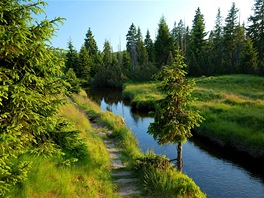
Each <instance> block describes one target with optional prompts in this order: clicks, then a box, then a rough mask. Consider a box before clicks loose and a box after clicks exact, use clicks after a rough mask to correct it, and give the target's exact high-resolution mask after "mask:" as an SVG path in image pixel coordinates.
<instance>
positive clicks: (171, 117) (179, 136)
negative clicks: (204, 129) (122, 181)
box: [148, 50, 202, 172]
mask: <svg viewBox="0 0 264 198" xmlns="http://www.w3.org/2000/svg"><path fill="white" fill-rule="evenodd" d="M183 59H184V57H183V56H182V55H181V52H180V51H179V50H177V51H176V56H175V61H174V63H173V64H172V65H171V66H164V67H163V68H162V72H161V73H160V74H159V78H160V79H161V82H160V86H159V89H160V91H161V92H162V93H163V94H165V98H164V99H162V100H160V101H159V103H158V105H157V108H156V112H155V117H154V123H151V124H150V125H149V127H148V133H150V134H152V135H153V137H154V139H155V140H158V143H159V144H165V143H169V142H170V143H173V144H176V143H177V144H178V146H177V151H178V156H177V167H178V171H180V172H181V171H182V166H183V165H182V143H183V142H185V141H186V140H187V139H188V138H190V137H191V136H192V134H191V129H193V128H194V127H196V126H199V123H200V122H201V121H202V117H201V116H200V115H199V113H198V112H196V111H193V110H191V109H189V105H190V103H191V102H192V101H193V98H192V96H191V92H192V90H193V87H194V81H191V80H188V79H186V78H185V75H186V72H185V69H186V64H185V63H184V61H183Z"/></svg>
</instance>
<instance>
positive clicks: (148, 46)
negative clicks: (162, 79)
mask: <svg viewBox="0 0 264 198" xmlns="http://www.w3.org/2000/svg"><path fill="white" fill-rule="evenodd" d="M144 45H145V48H146V50H147V53H148V61H149V62H150V63H154V44H153V41H152V39H151V36H150V33H149V30H147V33H146V37H145V40H144Z"/></svg>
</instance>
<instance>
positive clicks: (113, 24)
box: [45, 0, 254, 51]
mask: <svg viewBox="0 0 264 198" xmlns="http://www.w3.org/2000/svg"><path fill="white" fill-rule="evenodd" d="M46 2H47V3H48V6H47V7H46V8H45V12H46V14H47V17H48V18H49V19H53V18H54V17H58V16H60V17H63V18H66V20H65V21H64V25H63V26H59V30H58V31H57V36H56V37H54V38H53V39H52V40H51V42H52V45H53V46H54V47H60V48H64V49H67V43H68V41H69V40H70V39H71V40H72V42H73V45H74V46H75V48H76V49H77V50H79V49H80V47H81V46H82V45H83V43H84V38H85V34H86V33H87V30H88V28H89V27H90V28H91V30H92V32H93V35H94V37H95V40H96V42H97V45H98V47H99V50H102V49H103V44H104V42H105V40H108V41H110V43H111V45H112V48H113V51H118V46H119V45H121V48H122V49H125V47H126V34H127V32H128V29H129V27H130V25H131V24H132V23H134V24H135V25H136V26H137V27H138V26H139V27H140V29H141V32H142V35H143V37H145V35H146V31H147V29H149V31H150V34H151V37H152V39H153V40H154V39H155V35H156V32H157V28H158V23H159V20H160V18H161V16H162V15H164V16H165V19H166V22H167V24H168V26H169V28H170V29H172V27H173V24H174V22H175V21H176V22H177V23H178V22H179V20H180V19H182V20H184V21H185V23H186V25H188V26H190V27H191V26H192V20H193V18H194V15H195V10H196V9H197V8H198V7H200V9H201V12H202V14H203V15H204V17H205V23H206V28H207V31H209V30H211V29H212V28H213V26H214V21H215V17H216V13H217V9H218V7H220V9H221V14H222V16H223V18H226V16H227V13H228V10H230V8H231V5H232V2H235V3H236V7H237V8H239V9H240V19H241V21H242V22H243V21H244V22H245V23H247V18H248V17H249V16H250V14H252V13H253V12H252V11H251V8H252V6H253V4H254V0H243V1H242V0H222V1H221V0H145V1H140V0H133V1H126V0H115V1H112V0H104V1H102V0H99V1H98V0H97V1H95V0H94V1H93V0H75V1H73V0H46Z"/></svg>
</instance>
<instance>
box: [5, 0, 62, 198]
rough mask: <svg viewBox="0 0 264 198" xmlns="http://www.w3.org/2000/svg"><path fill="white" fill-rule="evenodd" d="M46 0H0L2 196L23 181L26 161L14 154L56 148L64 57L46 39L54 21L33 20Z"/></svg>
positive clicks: (50, 150)
mask: <svg viewBox="0 0 264 198" xmlns="http://www.w3.org/2000/svg"><path fill="white" fill-rule="evenodd" d="M45 5H46V3H45V2H43V1H38V2H36V3H34V2H32V1H30V0H24V1H17V0H4V1H0V8H1V14H0V27H1V30H0V196H1V197H6V196H7V192H8V190H9V189H10V188H12V185H15V184H16V183H18V182H21V181H23V180H24V179H25V178H26V175H27V169H28V166H29V163H28V162H24V161H18V162H17V163H15V160H16V158H17V157H18V156H19V155H20V154H22V153H25V152H27V151H28V150H29V148H30V151H31V152H35V153H37V154H40V153H41V152H46V153H47V154H48V153H49V154H53V153H57V152H59V150H57V149H56V147H55V146H54V145H55V144H54V142H53V141H52V139H51V136H52V132H55V131H57V129H58V128H59V127H58V126H59V125H58V124H59V123H58V120H57V119H56V118H55V117H54V115H55V114H56V112H57V108H58V107H59V106H60V105H61V104H62V103H63V101H62V99H61V96H62V95H63V94H64V93H65V88H64V85H63V84H64V81H63V80H62V78H61V76H62V66H63V61H62V60H61V59H60V58H58V56H57V53H56V52H55V51H54V49H52V47H51V46H49V45H48V44H47V41H49V40H50V39H51V38H52V36H53V34H54V31H55V30H56V28H55V25H56V24H57V23H58V22H61V20H62V19H61V18H55V19H54V20H52V21H48V20H47V19H45V20H42V21H36V19H35V18H34V17H33V16H32V15H33V14H39V13H43V9H42V7H43V6H45Z"/></svg>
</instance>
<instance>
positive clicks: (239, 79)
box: [124, 75, 264, 157]
mask: <svg viewBox="0 0 264 198" xmlns="http://www.w3.org/2000/svg"><path fill="white" fill-rule="evenodd" d="M195 81H196V86H195V87H194V91H193V93H192V95H193V97H194V98H196V101H195V103H194V104H192V107H193V108H195V109H197V110H199V111H200V113H201V115H202V116H203V117H204V118H205V121H203V123H202V124H201V127H200V128H199V129H197V132H198V133H199V134H200V135H205V136H207V137H209V138H211V139H212V140H214V141H217V142H219V143H221V144H223V145H231V146H234V147H236V148H237V149H239V150H243V151H245V150H246V151H247V152H249V153H250V154H251V155H253V156H258V157H259V156H263V154H264V139H263V136H264V78H263V77H258V76H252V75H226V76H217V77H200V78H195ZM157 86H158V82H156V83H153V82H152V83H150V84H149V85H147V84H144V85H142V87H144V89H142V90H143V91H142V92H140V89H141V88H142V87H141V85H140V84H128V85H126V86H125V88H124V95H128V96H130V99H131V100H132V104H134V106H135V107H138V106H139V107H140V105H139V104H141V103H146V104H147V105H149V103H150V101H151V104H155V102H156V101H157V100H159V99H161V98H162V95H161V94H160V93H159V92H158V90H157V89H156V88H155V87H157ZM153 96H154V97H153ZM148 98H151V100H149V101H148ZM141 106H144V105H141ZM154 107H155V105H153V107H152V108H154Z"/></svg>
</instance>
